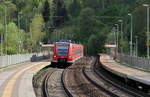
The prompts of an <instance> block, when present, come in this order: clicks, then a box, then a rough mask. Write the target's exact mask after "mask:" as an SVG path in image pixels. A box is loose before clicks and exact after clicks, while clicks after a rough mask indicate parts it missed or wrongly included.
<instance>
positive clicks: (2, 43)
mask: <svg viewBox="0 0 150 97" xmlns="http://www.w3.org/2000/svg"><path fill="white" fill-rule="evenodd" d="M2 55H3V33H1V56H2Z"/></svg>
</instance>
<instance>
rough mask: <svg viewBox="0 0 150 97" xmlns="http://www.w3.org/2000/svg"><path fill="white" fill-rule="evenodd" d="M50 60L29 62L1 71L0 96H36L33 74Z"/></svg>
mask: <svg viewBox="0 0 150 97" xmlns="http://www.w3.org/2000/svg"><path fill="white" fill-rule="evenodd" d="M49 64H50V62H49V61H42V62H28V63H24V64H22V65H18V66H16V67H13V68H11V69H8V70H7V69H6V70H4V71H3V70H1V71H0V97H36V95H35V93H34V89H33V84H32V79H33V76H34V75H35V74H36V73H37V72H38V71H39V70H40V69H42V68H43V67H45V66H47V65H49Z"/></svg>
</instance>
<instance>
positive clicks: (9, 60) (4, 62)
mask: <svg viewBox="0 0 150 97" xmlns="http://www.w3.org/2000/svg"><path fill="white" fill-rule="evenodd" d="M47 55H48V52H42V53H32V54H17V55H6V56H0V68H3V67H7V66H9V65H12V64H17V63H22V62H26V61H30V60H31V58H33V56H36V57H40V56H47ZM49 55H50V53H49Z"/></svg>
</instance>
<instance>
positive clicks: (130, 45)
mask: <svg viewBox="0 0 150 97" xmlns="http://www.w3.org/2000/svg"><path fill="white" fill-rule="evenodd" d="M128 15H129V16H130V17H131V32H130V56H132V32H133V28H132V26H133V23H132V14H131V13H128Z"/></svg>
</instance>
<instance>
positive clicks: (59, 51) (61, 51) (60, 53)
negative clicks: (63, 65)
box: [57, 44, 69, 56]
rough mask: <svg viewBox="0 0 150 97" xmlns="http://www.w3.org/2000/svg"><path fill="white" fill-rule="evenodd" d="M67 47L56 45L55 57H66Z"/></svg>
mask: <svg viewBox="0 0 150 97" xmlns="http://www.w3.org/2000/svg"><path fill="white" fill-rule="evenodd" d="M68 52H69V45H66V44H64V45H62V44H61V45H60V44H59V45H57V56H68Z"/></svg>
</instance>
